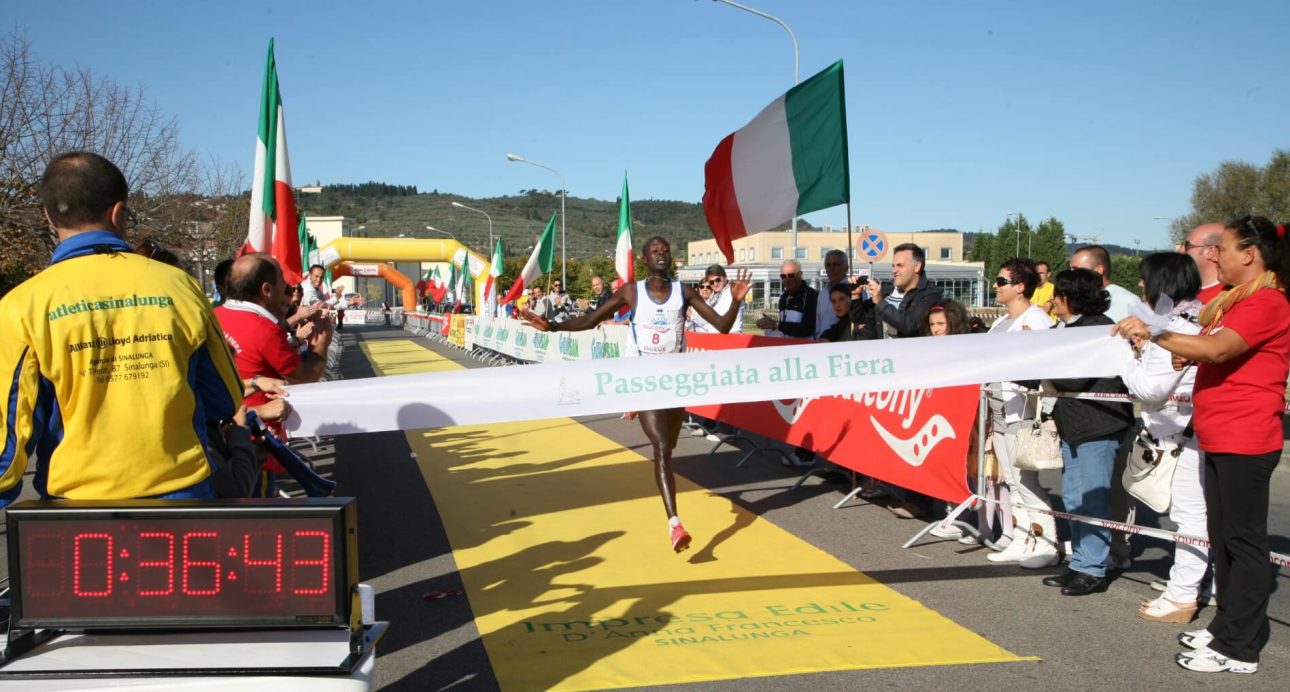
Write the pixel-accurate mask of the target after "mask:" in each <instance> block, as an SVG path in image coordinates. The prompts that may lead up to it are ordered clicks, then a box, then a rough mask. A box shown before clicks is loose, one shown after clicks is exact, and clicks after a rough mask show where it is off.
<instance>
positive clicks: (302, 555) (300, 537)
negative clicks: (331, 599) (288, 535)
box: [291, 531, 331, 596]
mask: <svg viewBox="0 0 1290 692" xmlns="http://www.w3.org/2000/svg"><path fill="white" fill-rule="evenodd" d="M310 539H320V543H321V546H320V547H321V548H322V550H320V551H319V550H314V548H316V547H319V546H318V544H313V545H308V544H312V543H313V541H312V540H310ZM302 541H305V542H306V543H307V545H306V546H304V547H302V546H301V542H302ZM313 556H316V557H313ZM291 558H292V559H291V568H292V569H291V584H292V589H291V593H293V594H295V595H297V596H317V595H321V594H325V593H327V588H328V583H327V582H328V567H329V566H330V565H331V534H329V533H327V532H326V531H297V532H296V533H295V540H294V541H292V545H291ZM301 567H317V568H318V577H319V578H318V583H319V584H320V586H319V587H318V588H316V589H311V588H302V587H301V586H300V583H301V580H300V579H299V578H298V577H297V574H299V572H300V568H301Z"/></svg>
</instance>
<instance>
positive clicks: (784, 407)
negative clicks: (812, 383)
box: [770, 398, 815, 425]
mask: <svg viewBox="0 0 1290 692" xmlns="http://www.w3.org/2000/svg"><path fill="white" fill-rule="evenodd" d="M812 401H815V399H814V398H810V399H792V400H790V401H789V403H784V402H783V401H780V400H779V399H772V400H771V402H770V403H772V404H774V405H775V412H776V413H778V414H779V417H780V418H783V419H784V422H785V423H788V424H789V425H792V424H794V423H796V422H797V419H799V418H801V417H802V412H804V411H805V410H806V407H807V405H809V404H810V403H811V402H812Z"/></svg>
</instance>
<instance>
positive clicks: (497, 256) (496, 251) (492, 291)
mask: <svg viewBox="0 0 1290 692" xmlns="http://www.w3.org/2000/svg"><path fill="white" fill-rule="evenodd" d="M504 262H505V260H504V259H503V258H502V239H501V238H498V239H497V247H495V248H493V263H492V266H491V267H489V269H488V280H487V281H486V282H484V305H485V307H486V308H489V309H491V308H493V307H495V306H496V305H497V284H498V281H499V280H500V279H501V278H502V266H503V264H504ZM488 314H490V315H491V314H492V312H489V313H488Z"/></svg>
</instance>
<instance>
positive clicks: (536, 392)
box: [286, 326, 1133, 436]
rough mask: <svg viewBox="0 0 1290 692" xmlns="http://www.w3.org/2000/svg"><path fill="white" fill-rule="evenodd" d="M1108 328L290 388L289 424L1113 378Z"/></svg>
mask: <svg viewBox="0 0 1290 692" xmlns="http://www.w3.org/2000/svg"><path fill="white" fill-rule="evenodd" d="M1108 332H1109V329H1108V328H1106V327H1100V326H1099V327H1079V328H1074V329H1052V330H1049V329H1045V330H1038V331H1025V332H1013V333H1001V334H963V335H958V336H943V337H936V338H931V339H887V340H882V341H855V342H844V343H833V344H830V343H821V344H806V345H798V344H794V345H789V346H770V347H766V348H749V349H743V350H740V351H738V352H737V353H731V352H730V351H697V352H692V353H679V354H675V355H666V356H648V357H637V358H617V359H601V360H578V361H562V362H548V363H545V364H541V365H531V366H524V367H510V368H479V369H473V370H457V371H450V372H437V373H418V374H414V375H399V376H393V377H382V378H369V379H360V380H341V381H337V382H320V383H317V384H304V385H294V386H292V387H291V388H290V392H291V406H292V408H293V409H294V410H293V412H292V414H291V416H290V417H289V418H288V419H287V424H286V429H287V431H288V432H289V433H290V434H292V435H295V436H310V435H342V434H348V433H364V432H381V431H387V430H417V429H424V428H440V427H444V426H449V425H472V424H479V423H498V422H505V421H519V420H534V419H542V418H564V417H573V416H590V415H597V414H605V413H620V412H622V411H648V410H653V409H665V408H684V407H686V406H700V405H709V404H734V403H743V402H749V401H770V400H774V399H780V400H791V399H807V398H816V397H824V396H832V395H837V394H840V393H846V394H850V395H852V396H854V395H857V394H865V393H867V392H890V391H917V390H923V389H937V388H941V387H952V386H958V385H968V384H981V383H984V382H995V381H999V380H1037V379H1046V378H1053V379H1056V378H1074V377H1110V376H1117V375H1119V374H1120V373H1122V372H1125V371H1127V369H1128V366H1129V365H1130V364H1131V362H1132V358H1133V356H1132V352H1131V351H1130V349H1129V345H1128V342H1126V341H1124V340H1123V339H1119V338H1116V337H1112V336H1111V335H1110V334H1109V333H1108ZM557 335H558V334H557ZM756 429H757V428H756V427H754V428H753V430H756Z"/></svg>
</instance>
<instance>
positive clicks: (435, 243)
mask: <svg viewBox="0 0 1290 692" xmlns="http://www.w3.org/2000/svg"><path fill="white" fill-rule="evenodd" d="M463 253H464V255H465V257H466V258H467V260H468V261H467V262H466V266H468V267H469V268H470V276H471V279H472V281H473V282H474V287H475V299H474V300H473V301H472V302H473V303H474V304H475V305H476V306H478V305H482V304H483V302H484V284H485V280H486V279H487V278H488V273H489V271H491V270H492V265H491V264H490V263H489V262H488V260H486V259H484V258H483V257H482V256H480V255H479V254H477V253H475V252H473V251H472V250H471V249H470V248H468V247H466V246H465V245H462V244H461V243H459V242H457V241H455V240H449V239H446V238H445V239H438V238H431V239H425V238H337V239H335V240H333V241H331V242H330V243H327V244H326V245H325V246H323V247H322V249H321V250H320V251H319V253H318V257H319V264H322V265H323V266H325V267H329V268H331V270H332V273H333V274H336V275H338V276H379V277H381V278H383V279H385V280H386V281H389V282H390V284H392V285H393V286H395V287H397V288H398V289H399V290H400V291H401V292H402V294H403V309H404V310H409V311H411V310H416V309H417V295H416V286H415V285H414V283H415V282H414V281H413V280H411V279H409V278H408V277H406V276H404V275H403V274H402V272H399V271H397V270H395V269H394V267H391V266H389V265H387V264H385V262H452V261H454V260H456V261H458V262H460V261H461V259H462V255H463ZM362 263H370V264H362ZM369 272H370V273H369ZM481 279H482V280H481Z"/></svg>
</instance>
